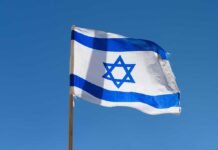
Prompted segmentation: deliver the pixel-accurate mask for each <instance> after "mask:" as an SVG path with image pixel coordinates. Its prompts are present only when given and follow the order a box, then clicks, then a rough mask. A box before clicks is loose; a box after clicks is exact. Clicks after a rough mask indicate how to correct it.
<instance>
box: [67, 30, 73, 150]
mask: <svg viewBox="0 0 218 150" xmlns="http://www.w3.org/2000/svg"><path fill="white" fill-rule="evenodd" d="M74 28H75V26H73V27H72V30H73V31H74ZM73 71H74V41H72V39H71V50H70V73H71V74H73ZM73 94H74V89H73V87H72V86H71V87H70V100H69V105H70V108H69V109H70V110H69V146H68V148H69V150H73V109H74V98H73Z"/></svg>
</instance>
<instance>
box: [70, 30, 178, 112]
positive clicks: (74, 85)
mask: <svg viewBox="0 0 218 150" xmlns="http://www.w3.org/2000/svg"><path fill="white" fill-rule="evenodd" d="M71 39H72V40H71V45H72V47H71V67H70V85H71V92H72V94H73V95H74V96H76V97H79V98H81V99H84V100H87V101H90V102H92V103H95V104H99V105H102V106H107V107H114V106H127V107H132V108H135V109H137V110H140V111H142V112H144V113H148V114H152V115H155V114H163V113H180V110H181V109H180V108H181V107H180V102H179V97H180V92H179V89H178V87H177V84H176V81H175V76H174V75H173V72H172V70H171V67H170V64H169V61H168V59H167V55H166V51H165V50H164V49H163V48H161V47H160V46H159V45H157V44H156V43H154V42H152V41H148V40H142V39H134V38H127V37H124V36H121V35H117V34H113V33H107V32H103V31H98V30H91V29H85V28H79V27H73V29H72V37H71Z"/></svg>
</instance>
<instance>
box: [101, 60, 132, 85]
mask: <svg viewBox="0 0 218 150" xmlns="http://www.w3.org/2000/svg"><path fill="white" fill-rule="evenodd" d="M103 64H104V67H105V69H106V73H105V74H104V75H103V76H102V77H103V78H105V79H108V80H111V81H112V82H113V83H114V85H115V86H116V87H117V88H120V87H121V85H122V84H123V83H124V82H127V83H128V82H129V83H135V81H134V79H133V77H132V76H131V74H130V73H131V72H132V70H133V68H134V67H135V64H125V62H124V61H123V59H122V57H121V56H119V57H118V58H117V60H116V61H115V62H114V63H112V64H111V63H105V62H104V63H103ZM116 69H118V70H119V71H120V72H119V71H118V72H116V73H114V74H113V72H114V71H115V70H116ZM120 69H122V70H123V71H124V75H123V77H121V78H117V77H114V76H116V75H120V74H121V71H122V70H120ZM123 71H122V72H123Z"/></svg>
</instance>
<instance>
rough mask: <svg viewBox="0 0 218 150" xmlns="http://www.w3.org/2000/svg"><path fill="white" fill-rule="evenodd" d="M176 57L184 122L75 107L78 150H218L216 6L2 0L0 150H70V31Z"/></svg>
mask: <svg viewBox="0 0 218 150" xmlns="http://www.w3.org/2000/svg"><path fill="white" fill-rule="evenodd" d="M73 24H75V25H77V26H81V27H87V28H95V29H100V30H104V31H109V32H114V33H119V34H122V35H125V36H129V37H134V38H143V39H148V40H152V41H155V42H156V43H158V44H160V45H161V46H162V47H163V48H165V49H166V50H167V51H168V52H170V53H171V57H170V60H171V64H172V68H173V70H174V73H175V75H176V77H177V82H178V85H179V87H180V90H181V93H182V99H181V104H182V107H183V109H182V114H181V115H180V116H177V115H159V116H150V115H146V114H143V113H141V112H139V111H137V110H134V109H130V108H123V107H119V108H118V107H117V108H106V107H100V106H97V105H94V104H91V103H88V102H85V101H81V100H77V101H76V107H75V118H74V119H75V122H74V123H75V124H74V125H75V126H74V148H75V149H74V150H162V149H164V150H217V149H218V95H217V94H218V79H217V77H218V69H217V68H218V67H217V66H218V59H217V58H218V57H217V56H218V48H217V44H218V1H216V0H210V1H209V0H182V1H175V0H150V1H148V0H134V1H131V0H107V1H106V0H74V1H73V0H1V1H0V150H67V146H68V107H69V106H68V99H69V98H68V97H69V53H70V33H71V25H73Z"/></svg>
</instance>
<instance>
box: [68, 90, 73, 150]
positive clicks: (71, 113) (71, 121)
mask: <svg viewBox="0 0 218 150" xmlns="http://www.w3.org/2000/svg"><path fill="white" fill-rule="evenodd" d="M69 105H70V111H69V150H73V95H72V94H70V103H69Z"/></svg>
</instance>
